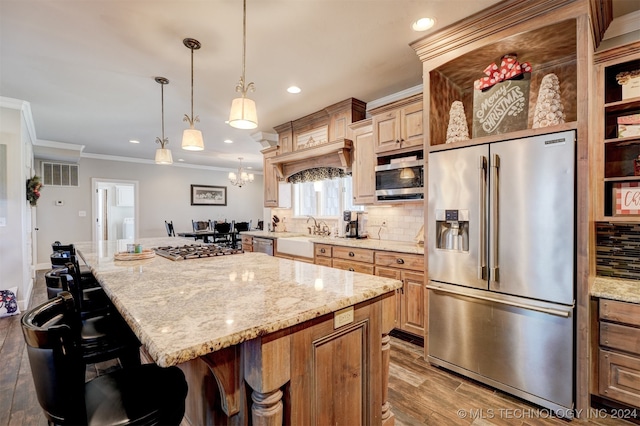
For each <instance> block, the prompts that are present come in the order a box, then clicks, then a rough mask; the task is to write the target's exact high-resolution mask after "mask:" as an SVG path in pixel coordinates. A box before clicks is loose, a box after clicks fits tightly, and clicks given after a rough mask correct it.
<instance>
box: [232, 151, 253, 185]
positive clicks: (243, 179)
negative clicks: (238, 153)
mask: <svg viewBox="0 0 640 426" xmlns="http://www.w3.org/2000/svg"><path fill="white" fill-rule="evenodd" d="M242 159H243V158H242V157H238V160H240V167H238V173H234V172H229V182H231V185H233V186H237V187H239V188H242V186H243V185H246V184H248V183H251V182H253V173H247V172H245V171H244V170H243V169H242Z"/></svg>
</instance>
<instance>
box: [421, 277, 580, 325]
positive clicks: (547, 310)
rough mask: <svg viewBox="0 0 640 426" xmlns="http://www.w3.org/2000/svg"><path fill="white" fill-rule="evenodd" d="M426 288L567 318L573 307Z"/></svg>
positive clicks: (431, 286) (446, 289) (429, 286)
mask: <svg viewBox="0 0 640 426" xmlns="http://www.w3.org/2000/svg"><path fill="white" fill-rule="evenodd" d="M426 288H427V290H433V291H440V292H443V293H449V294H453V295H455V296H466V297H470V298H472V299H479V300H484V301H487V302H493V303H499V304H501V305H509V306H513V307H516V308H521V309H528V310H530V311H536V312H542V313H544V314H550V315H555V316H558V317H563V318H569V317H570V316H571V310H570V309H573V306H572V307H571V308H570V309H568V310H566V311H564V310H560V309H552V308H545V307H542V306H535V305H529V304H526V303H520V302H514V301H511V300H502V299H496V298H493V297H489V296H480V295H477V294H468V293H464V292H462V291H456V290H450V289H448V288H442V287H438V286H433V285H430V284H427V286H426Z"/></svg>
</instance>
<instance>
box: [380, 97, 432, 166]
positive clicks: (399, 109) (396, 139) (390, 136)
mask: <svg viewBox="0 0 640 426" xmlns="http://www.w3.org/2000/svg"><path fill="white" fill-rule="evenodd" d="M370 112H371V115H372V120H373V140H374V143H375V151H376V153H377V154H380V153H389V152H391V151H397V150H404V149H405V148H413V150H417V149H422V148H423V145H424V131H423V127H424V126H423V106H422V93H420V94H417V95H413V96H410V97H408V98H405V99H403V100H400V101H397V102H393V103H390V104H387V105H384V106H382V107H379V108H375V109H372V110H371V111H370Z"/></svg>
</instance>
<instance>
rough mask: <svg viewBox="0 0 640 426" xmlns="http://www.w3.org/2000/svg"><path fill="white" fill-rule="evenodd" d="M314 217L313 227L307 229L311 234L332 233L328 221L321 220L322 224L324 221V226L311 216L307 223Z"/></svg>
mask: <svg viewBox="0 0 640 426" xmlns="http://www.w3.org/2000/svg"><path fill="white" fill-rule="evenodd" d="M312 219H313V228H311V227H310V226H309V227H307V229H308V230H309V234H311V233H313V235H329V234H330V231H329V225H327V223H326V222H325V221H324V220H321V221H320V224H323V223H324V226H320V224H319V223H318V221H317V220H316V218H314V217H313V216H309V217H308V219H307V223H309V221H310V220H312ZM312 229H313V230H312Z"/></svg>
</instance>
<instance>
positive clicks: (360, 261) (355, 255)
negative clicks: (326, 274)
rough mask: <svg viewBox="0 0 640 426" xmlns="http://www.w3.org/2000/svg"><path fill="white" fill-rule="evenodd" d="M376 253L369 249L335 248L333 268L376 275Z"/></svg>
mask: <svg viewBox="0 0 640 426" xmlns="http://www.w3.org/2000/svg"><path fill="white" fill-rule="evenodd" d="M373 258H374V251H373V250H369V249H361V248H353V247H344V246H334V247H333V263H332V266H333V267H334V268H338V269H346V270H347V271H354V272H361V273H363V274H370V275H373V274H374V266H373Z"/></svg>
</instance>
